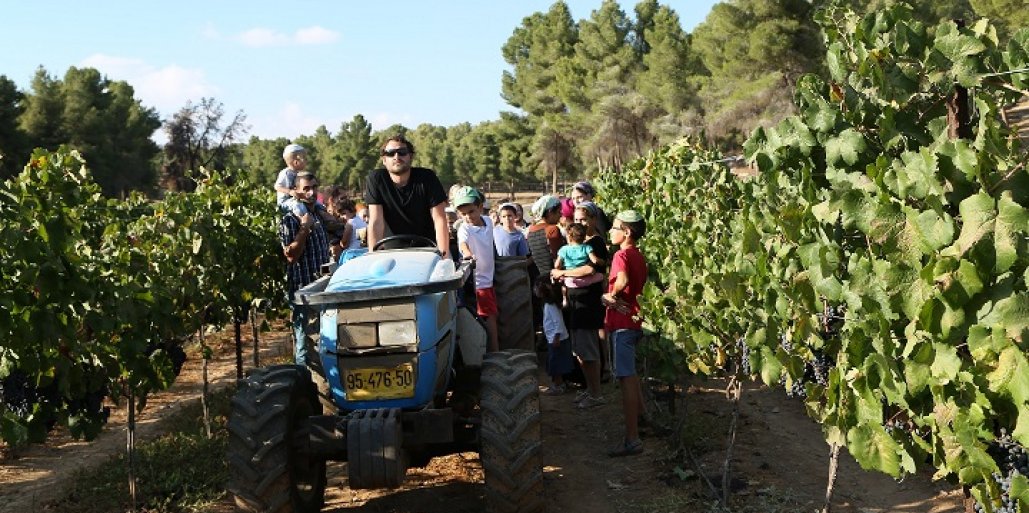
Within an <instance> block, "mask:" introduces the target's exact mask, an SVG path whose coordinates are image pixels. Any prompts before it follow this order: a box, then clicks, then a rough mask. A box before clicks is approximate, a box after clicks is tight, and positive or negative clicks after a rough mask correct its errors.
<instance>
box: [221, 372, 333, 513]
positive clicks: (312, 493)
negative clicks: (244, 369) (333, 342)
mask: <svg viewBox="0 0 1029 513" xmlns="http://www.w3.org/2000/svg"><path fill="white" fill-rule="evenodd" d="M320 413H321V408H320V405H319V404H318V399H317V397H316V395H315V390H314V386H313V385H312V384H311V378H310V373H309V371H308V370H307V369H305V368H304V367H301V366H297V365H277V366H273V367H268V368H264V369H258V370H257V371H255V372H254V373H253V374H251V375H250V376H249V377H248V378H246V379H245V380H243V382H242V384H241V385H240V387H239V391H237V392H236V396H235V397H233V399H232V413H231V415H230V416H229V424H228V429H229V450H228V460H229V469H230V478H229V491H230V492H231V493H232V494H233V495H235V497H236V505H237V507H239V508H240V509H241V510H243V511H247V512H252V513H314V512H317V511H319V510H321V507H322V505H323V504H324V503H325V497H324V495H325V460H324V459H319V458H316V457H312V456H311V455H308V454H304V453H302V452H301V451H299V450H297V442H302V441H303V440H304V439H305V438H307V437H308V434H307V428H305V427H304V426H306V423H305V422H304V421H306V419H307V418H308V417H311V416H312V415H318V414H320Z"/></svg>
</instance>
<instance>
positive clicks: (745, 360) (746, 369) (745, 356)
mask: <svg viewBox="0 0 1029 513" xmlns="http://www.w3.org/2000/svg"><path fill="white" fill-rule="evenodd" d="M736 349H737V350H738V351H739V353H740V367H739V370H740V374H743V375H744V376H749V375H750V374H751V369H750V347H747V342H746V341H745V340H743V337H740V338H739V339H737V340H736Z"/></svg>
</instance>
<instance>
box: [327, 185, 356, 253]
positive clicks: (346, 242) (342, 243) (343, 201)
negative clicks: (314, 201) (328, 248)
mask: <svg viewBox="0 0 1029 513" xmlns="http://www.w3.org/2000/svg"><path fill="white" fill-rule="evenodd" d="M326 210H327V211H328V213H329V214H330V215H332V217H333V218H334V219H336V220H339V221H341V224H340V225H339V226H336V225H335V224H334V223H333V224H330V225H327V228H326V229H328V230H330V232H329V244H333V243H336V244H339V247H340V252H343V251H346V250H348V249H355V248H359V247H361V240H360V239H358V237H357V230H356V229H355V227H354V225H353V224H352V223H351V220H352V219H353V218H354V216H355V215H356V214H357V207H356V205H354V200H352V199H350V198H348V197H347V191H346V190H345V189H343V188H342V187H340V186H338V185H334V186H332V188H330V189H329V200H328V204H327V205H326ZM324 218H325V217H324V216H322V219H324ZM355 244H356V245H355Z"/></svg>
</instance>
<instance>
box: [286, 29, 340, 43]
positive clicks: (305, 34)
mask: <svg viewBox="0 0 1029 513" xmlns="http://www.w3.org/2000/svg"><path fill="white" fill-rule="evenodd" d="M293 39H294V40H295V41H296V42H297V44H301V45H323V44H328V43H335V42H336V41H337V40H339V33H338V32H333V31H331V30H329V29H327V28H322V27H318V26H314V27H307V28H302V29H300V30H298V31H297V33H296V35H294V36H293Z"/></svg>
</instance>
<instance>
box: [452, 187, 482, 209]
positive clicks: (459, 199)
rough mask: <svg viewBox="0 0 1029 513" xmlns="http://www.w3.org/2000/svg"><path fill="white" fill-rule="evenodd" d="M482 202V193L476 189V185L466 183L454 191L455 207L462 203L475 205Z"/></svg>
mask: <svg viewBox="0 0 1029 513" xmlns="http://www.w3.org/2000/svg"><path fill="white" fill-rule="evenodd" d="M482 202H483V198H482V193H480V192H479V191H477V190H475V187H470V186H467V185H466V186H464V187H461V188H460V189H458V190H457V192H455V193H454V208H457V207H460V206H461V205H473V204H476V203H482Z"/></svg>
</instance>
